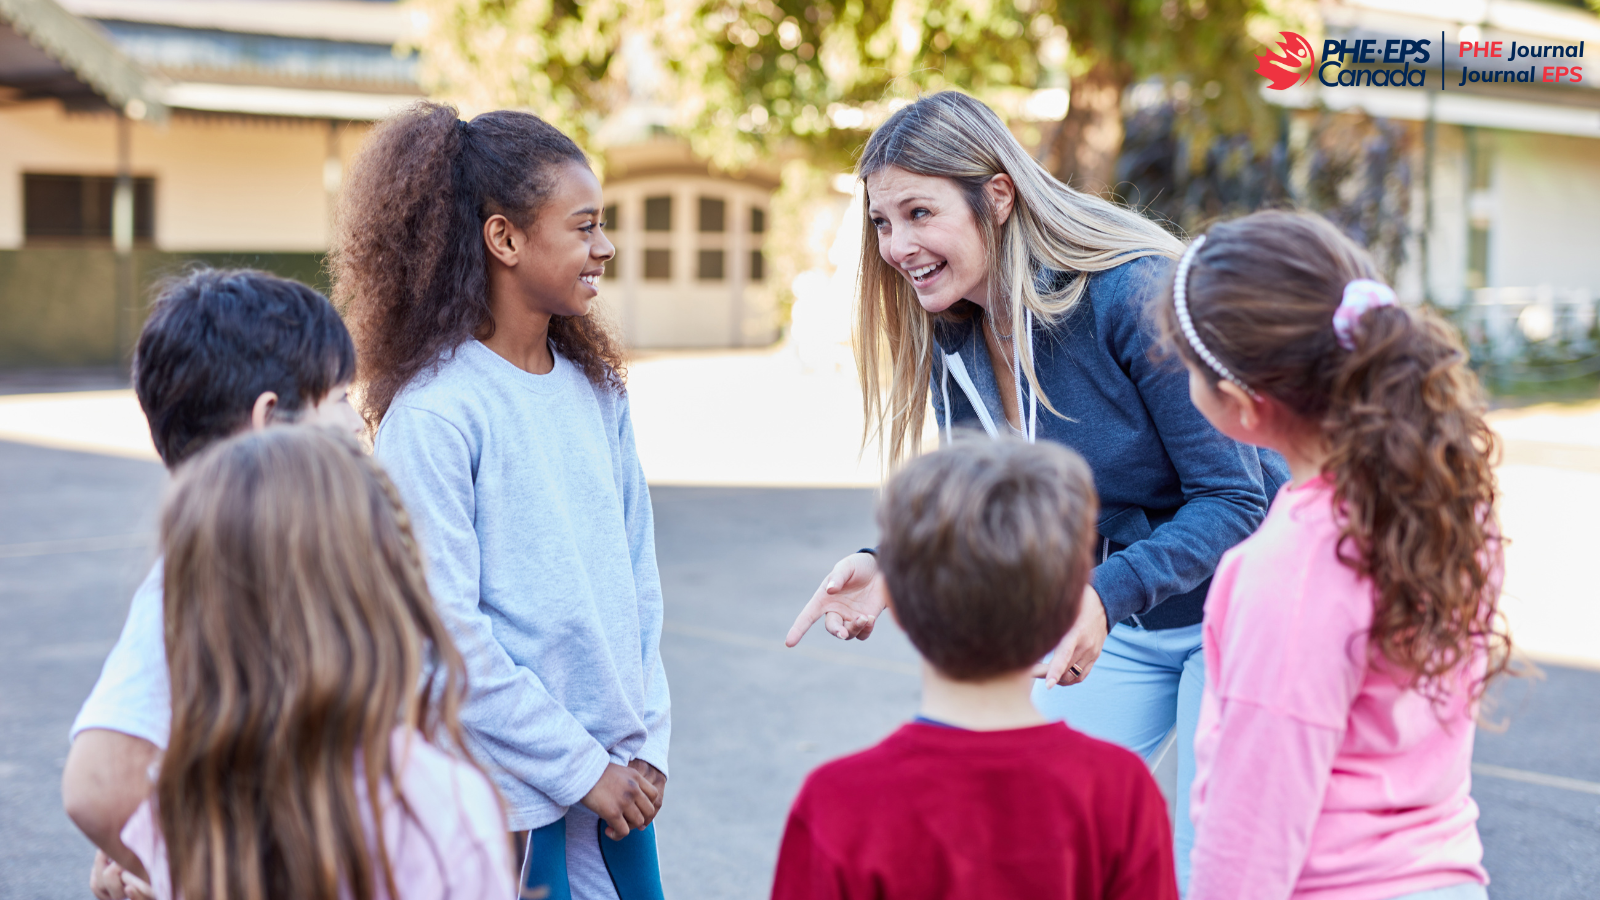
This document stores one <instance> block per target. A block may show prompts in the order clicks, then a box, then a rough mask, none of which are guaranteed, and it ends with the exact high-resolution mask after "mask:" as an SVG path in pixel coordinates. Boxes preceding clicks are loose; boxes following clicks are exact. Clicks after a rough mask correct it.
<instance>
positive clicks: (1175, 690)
mask: <svg viewBox="0 0 1600 900" xmlns="http://www.w3.org/2000/svg"><path fill="white" fill-rule="evenodd" d="M1201 627H1202V626H1200V625H1190V626H1189V627H1187V628H1169V629H1164V630H1161V631H1146V630H1144V629H1143V628H1135V627H1134V626H1132V625H1123V624H1118V625H1116V626H1114V627H1113V628H1112V629H1111V633H1110V634H1109V635H1107V636H1106V645H1105V648H1104V649H1103V650H1101V651H1100V658H1099V659H1098V660H1096V661H1095V664H1094V668H1092V669H1090V670H1089V677H1088V678H1086V679H1084V680H1083V681H1082V682H1081V683H1079V684H1075V685H1071V686H1067V687H1055V688H1052V689H1049V690H1046V689H1045V687H1044V684H1043V682H1039V683H1036V684H1035V685H1034V689H1033V704H1034V706H1036V707H1038V708H1039V711H1040V712H1041V713H1043V714H1044V716H1045V717H1046V718H1048V719H1062V720H1065V721H1066V723H1067V724H1068V725H1071V726H1072V727H1073V728H1076V729H1078V730H1079V731H1081V732H1083V733H1085V734H1088V735H1091V736H1093V737H1097V738H1100V739H1101V740H1106V741H1110V742H1112V743H1113V744H1120V745H1121V746H1123V747H1127V748H1128V749H1129V750H1132V751H1133V752H1135V753H1137V754H1139V755H1140V756H1142V757H1144V758H1145V759H1146V760H1148V759H1150V757H1151V756H1152V755H1153V754H1154V753H1155V752H1156V750H1157V749H1159V748H1160V746H1161V743H1162V741H1163V740H1165V739H1166V736H1167V732H1169V731H1171V730H1172V729H1173V726H1174V725H1176V726H1177V729H1178V741H1177V749H1178V785H1177V792H1178V796H1177V798H1176V799H1177V821H1176V822H1173V823H1172V831H1173V857H1174V858H1175V860H1176V861H1177V865H1178V889H1179V890H1180V891H1185V892H1186V891H1187V890H1188V888H1189V851H1190V849H1192V848H1193V847H1194V823H1192V822H1190V821H1189V787H1190V786H1191V785H1192V784H1194V731H1195V726H1196V725H1198V724H1199V721H1200V694H1201V692H1202V691H1203V690H1204V688H1205V684H1206V662H1205V657H1204V656H1203V655H1202V654H1201V652H1200V629H1201Z"/></svg>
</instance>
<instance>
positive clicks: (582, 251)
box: [332, 103, 670, 900]
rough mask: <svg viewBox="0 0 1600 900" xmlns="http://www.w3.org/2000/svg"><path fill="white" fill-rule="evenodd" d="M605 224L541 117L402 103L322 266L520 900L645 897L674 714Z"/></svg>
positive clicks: (565, 149) (363, 161)
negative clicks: (610, 315)
mask: <svg viewBox="0 0 1600 900" xmlns="http://www.w3.org/2000/svg"><path fill="white" fill-rule="evenodd" d="M603 208H604V206H603V204H602V201H601V196H600V184H599V182H598V180H596V178H595V176H594V173H593V172H591V171H590V169H589V165H588V163H587V161H586V159H585V157H584V155H583V152H582V151H581V150H580V149H579V148H578V146H577V145H576V144H575V143H573V142H572V140H571V139H569V138H568V137H567V136H566V135H564V134H562V133H561V132H559V131H557V130H556V129H555V128H553V127H551V126H550V125H548V124H547V123H545V122H544V121H542V120H540V119H538V118H536V117H534V116H531V115H527V114H525V113H518V112H508V111H500V112H491V113H485V114H483V115H480V116H478V117H476V118H474V119H473V120H472V121H470V122H466V121H461V120H460V119H458V118H457V115H456V111H455V110H454V109H453V108H451V107H449V106H442V105H439V104H433V103H419V104H417V105H415V106H413V107H411V108H410V109H408V110H407V111H405V112H403V113H401V114H399V115H398V116H396V117H395V118H393V119H391V120H389V121H387V122H385V123H384V124H383V125H381V126H380V127H379V128H378V129H377V131H376V132H375V133H374V134H373V136H372V138H371V139H370V141H369V143H368V145H367V147H366V149H365V150H364V151H363V153H362V156H361V157H360V159H358V160H357V162H356V164H355V166H354V167H353V169H352V172H351V177H350V181H349V184H348V187H347V188H346V190H345V193H344V195H343V197H342V198H341V201H340V210H339V221H338V226H337V234H336V238H335V246H334V251H333V256H332V268H333V276H334V297H335V301H336V302H338V303H340V304H342V305H343V307H344V308H345V309H346V311H347V316H348V320H349V323H350V326H351V332H352V334H353V335H354V337H355V341H356V348H357V352H358V356H359V369H358V375H357V388H358V389H359V391H360V392H361V399H362V402H363V407H364V413H365V415H366V417H367V422H368V424H369V426H370V427H372V428H373V429H374V431H375V436H374V443H375V446H376V452H377V456H378V458H379V459H380V460H382V461H383V463H384V465H385V466H386V467H387V468H388V469H389V471H390V473H391V474H392V476H393V478H394V480H395V483H396V485H397V486H398V487H399V489H400V492H401V493H402V494H403V495H404V496H405V498H406V502H407V504H408V505H409V506H410V507H411V509H412V510H413V511H414V514H415V515H416V518H417V527H418V532H419V538H420V540H421V543H422V546H423V549H424V551H425V555H426V557H427V562H428V576H429V579H428V580H429V585H430V587H431V589H432V592H433V596H434V598H435V601H436V602H437V604H438V607H439V610H440V613H441V614H442V616H443V618H444V620H445V622H446V624H447V625H448V626H449V628H450V631H451V633H452V635H453V636H454V637H455V640H456V643H457V644H458V645H459V646H460V647H461V652H462V655H463V656H464V657H465V659H466V662H467V667H468V671H469V680H468V684H469V686H470V692H469V695H468V698H467V701H466V703H465V705H464V706H463V708H462V712H461V719H462V722H463V724H464V725H465V726H466V733H467V737H468V741H469V743H470V744H471V746H472V748H473V750H474V751H475V752H476V753H477V755H478V757H479V759H480V760H482V761H483V762H484V763H485V765H486V766H487V767H488V768H489V769H490V771H491V772H493V773H494V775H495V779H496V783H497V784H498V786H499V788H500V791H501V793H502V795H503V796H504V797H505V799H506V803H507V807H508V818H509V823H510V827H511V828H512V829H513V830H514V831H516V832H518V833H519V841H520V842H521V844H522V846H523V847H524V848H525V849H524V852H523V861H522V868H523V873H524V874H523V877H524V887H525V889H527V890H528V891H529V892H530V893H529V894H526V895H534V894H537V895H538V896H547V895H548V896H553V897H563V896H567V895H568V892H570V895H571V896H573V897H584V898H588V897H603V898H611V897H615V896H617V895H618V891H619V890H620V891H621V893H622V896H623V897H624V898H630V900H631V898H633V897H652V896H657V897H658V896H660V874H659V870H658V866H657V863H656V855H655V835H654V831H653V830H652V829H650V828H649V826H650V822H651V820H652V819H653V818H654V817H655V814H656V811H657V810H658V809H659V808H660V804H661V796H662V790H663V789H664V787H665V783H666V771H667V741H668V735H669V728H670V718H669V707H668V696H667V680H666V672H665V670H664V669H663V667H662V663H661V654H660V648H659V643H660V637H661V623H662V605H661V587H660V579H659V577H658V575H657V572H656V560H655V533H654V525H653V523H652V520H651V509H650V495H649V492H648V490H647V489H646V486H645V480H644V473H643V471H642V469H641V468H640V465H639V459H638V456H637V454H636V453H635V450H634V441H633V423H632V419H631V418H630V415H629V411H628V398H627V394H626V392H625V390H624V387H623V373H622V368H621V363H622V355H621V350H620V347H619V345H618V343H617V341H616V339H615V338H614V337H613V336H612V334H611V333H610V332H609V331H608V329H607V328H606V327H605V325H604V324H603V323H602V322H601V321H600V320H599V319H598V317H596V316H595V315H594V314H592V312H591V307H592V305H593V303H594V300H595V297H596V296H597V287H596V285H597V282H598V280H599V277H600V274H601V272H602V271H603V268H604V266H605V263H606V261H607V260H609V259H610V258H611V257H612V256H613V255H614V253H615V248H614V247H613V246H612V245H611V242H610V241H609V240H607V239H606V236H605V233H604V225H603V222H602V221H601V217H602V213H601V210H602V209H603ZM602 835H604V836H605V837H602ZM614 879H615V880H614ZM541 890H543V891H547V892H548V894H545V893H539V891H541Z"/></svg>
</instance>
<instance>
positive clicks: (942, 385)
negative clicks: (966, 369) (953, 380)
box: [939, 350, 956, 444]
mask: <svg viewBox="0 0 1600 900" xmlns="http://www.w3.org/2000/svg"><path fill="white" fill-rule="evenodd" d="M939 372H940V376H939V393H940V395H941V396H943V397H944V442H945V443H946V444H952V443H955V439H956V434H955V430H954V429H953V428H952V427H951V425H950V360H949V358H947V357H946V356H945V354H944V351H943V350H940V351H939Z"/></svg>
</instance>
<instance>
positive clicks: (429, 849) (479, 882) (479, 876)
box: [122, 731, 516, 900]
mask: <svg viewBox="0 0 1600 900" xmlns="http://www.w3.org/2000/svg"><path fill="white" fill-rule="evenodd" d="M410 737H411V740H409V741H407V740H406V733H405V732H404V731H396V732H395V735H394V743H393V745H392V752H393V753H395V755H396V759H400V760H403V761H404V762H403V766H402V768H401V769H400V784H401V792H402V793H403V794H404V795H405V798H406V802H407V803H408V804H410V806H411V810H412V813H413V814H414V816H407V815H406V814H405V813H404V812H403V811H402V810H401V809H400V805H399V804H397V803H394V802H392V795H391V794H390V793H389V792H388V790H387V786H384V787H382V788H380V798H379V799H380V803H381V804H382V806H383V836H384V841H385V842H386V844H387V845H388V849H389V862H390V865H392V866H393V867H394V883H395V887H397V888H399V890H400V897H399V898H395V900H432V898H445V897H450V898H453V900H507V898H509V897H515V896H516V877H515V873H514V872H513V870H512V868H511V843H510V841H511V838H510V832H508V831H507V830H506V819H505V814H504V813H503V812H502V811H501V809H500V799H499V797H498V796H497V795H496V794H495V792H494V788H493V787H492V786H490V784H489V780H488V779H487V778H485V777H484V776H483V774H482V773H481V772H479V771H478V770H477V769H475V768H473V767H472V766H470V765H468V764H466V763H465V762H462V761H461V760H459V759H457V758H456V757H454V756H451V755H450V754H448V753H446V752H444V751H443V750H440V749H439V748H437V747H435V746H433V745H432V744H429V743H428V742H426V741H424V740H422V739H421V737H419V736H418V735H416V734H415V733H412V734H411V735H410ZM401 754H405V755H404V756H402V755H401ZM361 779H362V775H361V766H360V765H359V764H358V765H357V766H356V782H357V787H356V797H357V799H359V800H361V801H362V811H363V817H364V818H368V821H369V825H368V828H369V830H370V828H371V825H370V817H368V816H367V812H366V803H365V800H366V789H365V787H364V786H362V781H361ZM122 842H123V843H124V844H126V845H127V847H128V849H129V850H132V851H133V852H134V854H135V855H136V856H138V857H139V861H140V862H142V863H144V867H145V871H147V872H149V873H150V886H151V888H153V889H154V891H155V896H156V900H172V896H173V895H172V879H171V877H170V873H169V872H168V870H167V847H166V843H165V841H163V840H162V836H161V832H160V829H159V826H158V824H157V822H156V821H155V816H154V814H153V812H152V808H151V806H150V802H149V801H148V800H147V801H145V802H144V803H142V804H140V806H139V809H138V811H136V812H135V813H134V814H133V818H131V819H129V820H128V824H126V825H124V826H123V827H122ZM385 895H386V892H385V891H384V889H383V884H382V880H381V876H380V880H379V886H378V896H380V897H383V896H385Z"/></svg>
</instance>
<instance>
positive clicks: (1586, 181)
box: [1489, 131, 1600, 291]
mask: <svg viewBox="0 0 1600 900" xmlns="http://www.w3.org/2000/svg"><path fill="white" fill-rule="evenodd" d="M1493 147H1494V154H1495V160H1494V168H1493V175H1492V178H1493V182H1492V185H1491V190H1492V191H1493V193H1494V204H1495V212H1494V219H1493V224H1492V225H1491V226H1490V231H1489V285H1490V286H1491V287H1533V286H1538V285H1551V286H1553V287H1557V288H1589V289H1590V290H1591V291H1600V215H1597V214H1596V211H1597V210H1600V140H1596V139H1593V138H1581V137H1567V136H1564V135H1552V134H1530V133H1527V132H1520V131H1501V132H1498V133H1496V134H1495V135H1494V141H1493Z"/></svg>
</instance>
